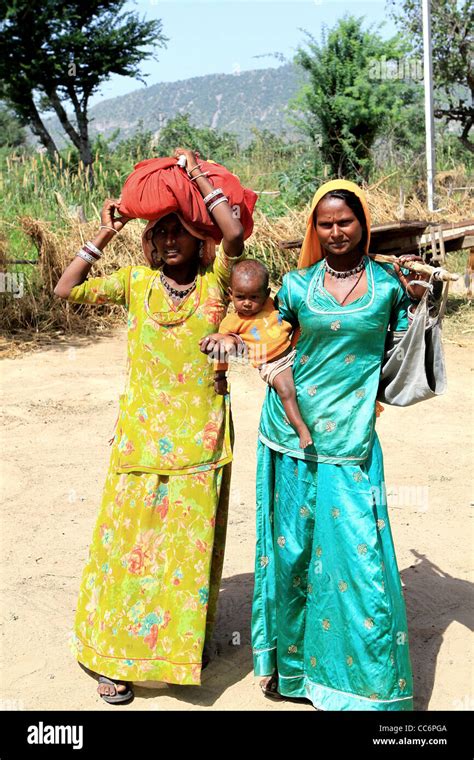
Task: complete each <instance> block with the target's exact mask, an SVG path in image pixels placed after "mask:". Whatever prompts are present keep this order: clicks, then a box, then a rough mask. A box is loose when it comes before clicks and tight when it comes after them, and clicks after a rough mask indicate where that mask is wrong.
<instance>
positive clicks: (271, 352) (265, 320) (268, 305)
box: [215, 298, 293, 369]
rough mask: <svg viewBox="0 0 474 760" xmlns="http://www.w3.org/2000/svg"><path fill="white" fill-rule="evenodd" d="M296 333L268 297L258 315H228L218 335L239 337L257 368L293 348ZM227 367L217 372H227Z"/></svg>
mask: <svg viewBox="0 0 474 760" xmlns="http://www.w3.org/2000/svg"><path fill="white" fill-rule="evenodd" d="M292 331H293V328H292V326H291V325H290V323H289V322H286V321H285V320H284V319H282V317H281V316H280V314H279V312H278V311H277V310H276V309H275V305H274V303H273V299H272V298H267V300H266V301H265V303H264V304H263V307H262V309H261V310H260V311H259V312H258V314H252V316H250V317H242V316H241V315H240V314H237V312H235V313H233V314H227V316H225V317H224V319H223V320H222V322H221V323H220V325H219V332H220V333H223V334H226V333H235V334H236V335H240V337H241V338H242V340H243V341H244V342H245V343H246V344H247V346H248V351H249V359H250V361H251V362H252V364H253V366H254V367H260V366H261V365H262V364H266V363H267V362H271V361H273V360H274V359H276V358H277V357H278V356H280V354H282V353H283V352H284V351H285V350H286V349H287V348H288V347H289V346H290V334H291V332H292ZM227 366H228V365H227V364H223V363H219V364H217V366H216V365H215V369H227Z"/></svg>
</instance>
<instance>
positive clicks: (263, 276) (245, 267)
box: [230, 259, 270, 291]
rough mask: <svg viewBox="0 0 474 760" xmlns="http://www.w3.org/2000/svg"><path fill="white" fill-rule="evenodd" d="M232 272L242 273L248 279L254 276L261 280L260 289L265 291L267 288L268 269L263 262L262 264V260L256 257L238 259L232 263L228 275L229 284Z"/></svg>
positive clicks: (232, 275)
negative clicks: (229, 274) (235, 262)
mask: <svg viewBox="0 0 474 760" xmlns="http://www.w3.org/2000/svg"><path fill="white" fill-rule="evenodd" d="M234 274H239V275H242V276H243V277H247V278H248V279H250V278H253V277H256V278H258V279H259V280H260V281H261V285H260V287H261V290H262V291H265V290H267V289H268V283H269V279H270V277H269V273H268V269H267V267H266V266H265V264H262V262H261V261H258V260H257V259H244V260H243V261H238V262H237V264H234V266H233V267H232V272H231V276H230V284H231V285H232V281H233V279H234Z"/></svg>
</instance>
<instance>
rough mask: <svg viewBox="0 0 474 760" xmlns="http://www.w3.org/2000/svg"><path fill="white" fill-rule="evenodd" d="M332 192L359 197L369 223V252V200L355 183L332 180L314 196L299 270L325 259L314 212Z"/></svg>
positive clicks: (367, 248) (368, 240)
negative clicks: (320, 202) (342, 191)
mask: <svg viewBox="0 0 474 760" xmlns="http://www.w3.org/2000/svg"><path fill="white" fill-rule="evenodd" d="M332 190H350V192H351V193H354V195H357V197H358V199H359V200H360V202H361V204H362V208H363V209H364V215H365V220H366V223H367V243H366V246H365V253H368V251H369V243H370V211H369V207H368V205H367V198H366V197H365V193H364V192H363V190H361V188H360V187H359V186H358V185H356V184H355V183H354V182H348V181H347V180H345V179H334V180H331V182H325V184H324V185H321V187H320V188H319V190H318V191H317V192H316V193H315V195H314V198H313V201H312V203H311V213H310V215H309V218H308V222H307V225H306V234H305V236H304V240H303V245H302V247H301V252H300V257H299V259H298V269H302V267H309V266H311V264H315V263H316V262H317V261H319V260H320V259H322V258H323V253H322V250H321V245H320V242H319V239H318V235H317V232H316V229H315V227H314V224H313V212H314V209H315V208H316V206H317V205H318V203H319V201H320V200H321V198H324V196H325V195H327V193H330V192H331V191H332Z"/></svg>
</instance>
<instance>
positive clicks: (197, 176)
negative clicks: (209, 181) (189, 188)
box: [189, 172, 209, 182]
mask: <svg viewBox="0 0 474 760" xmlns="http://www.w3.org/2000/svg"><path fill="white" fill-rule="evenodd" d="M208 174H209V172H201V174H196V176H195V177H191V176H190V177H189V179H190V180H191V182H193V181H194V180H195V179H199V177H207V176H208Z"/></svg>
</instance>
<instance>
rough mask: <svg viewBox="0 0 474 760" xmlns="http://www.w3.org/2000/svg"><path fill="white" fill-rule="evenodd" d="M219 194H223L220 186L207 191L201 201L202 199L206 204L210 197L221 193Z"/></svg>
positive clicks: (210, 199)
mask: <svg viewBox="0 0 474 760" xmlns="http://www.w3.org/2000/svg"><path fill="white" fill-rule="evenodd" d="M221 194H222V195H224V191H223V189H222V187H216V189H215V190H213V191H212V192H211V193H209V195H206V197H205V198H203V201H204V203H205V204H206V206H207V204H208V203H209V201H212V199H213V198H215V197H216V195H221Z"/></svg>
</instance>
